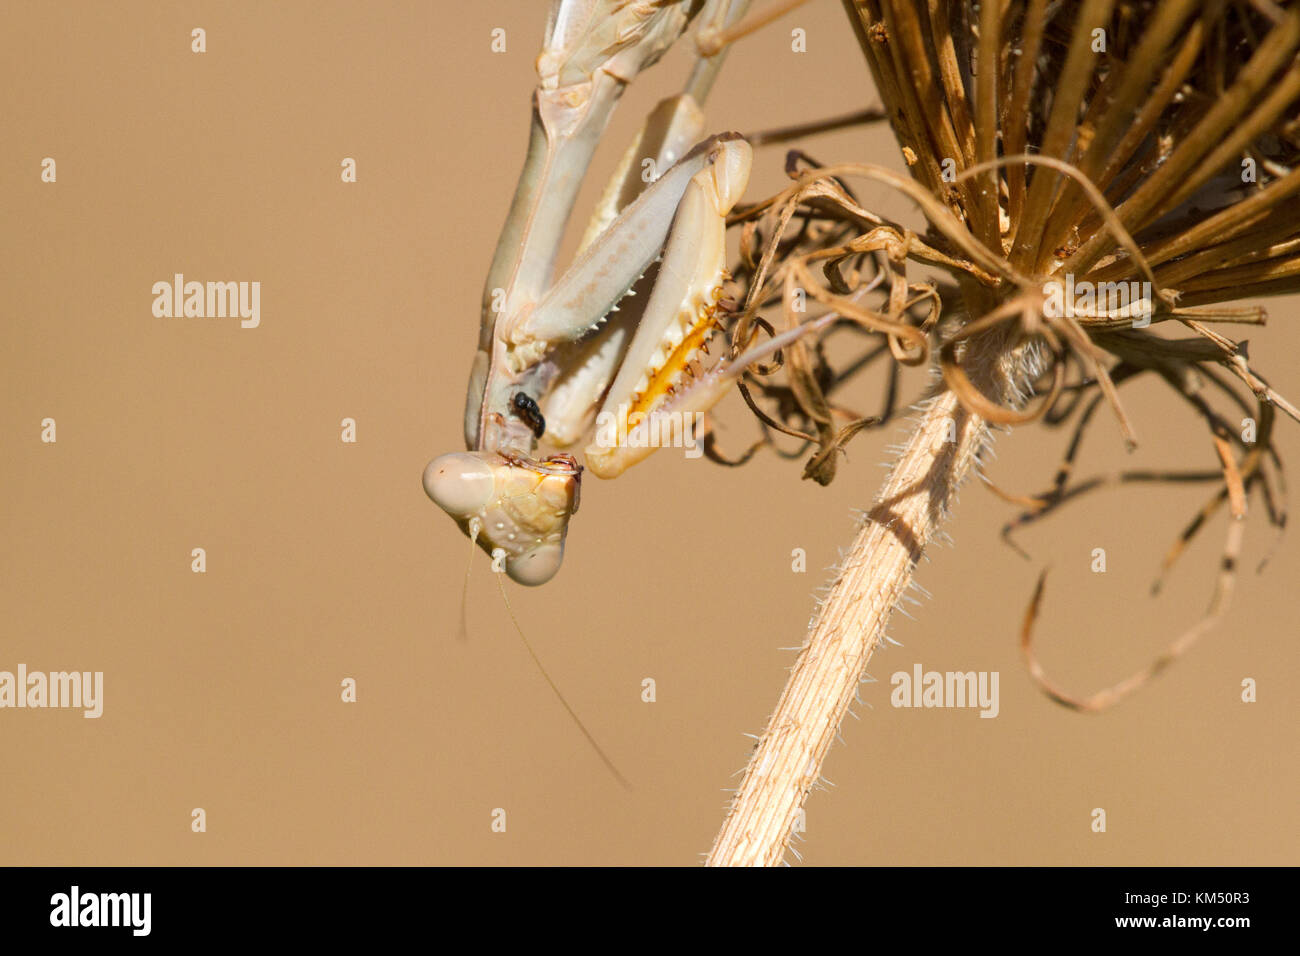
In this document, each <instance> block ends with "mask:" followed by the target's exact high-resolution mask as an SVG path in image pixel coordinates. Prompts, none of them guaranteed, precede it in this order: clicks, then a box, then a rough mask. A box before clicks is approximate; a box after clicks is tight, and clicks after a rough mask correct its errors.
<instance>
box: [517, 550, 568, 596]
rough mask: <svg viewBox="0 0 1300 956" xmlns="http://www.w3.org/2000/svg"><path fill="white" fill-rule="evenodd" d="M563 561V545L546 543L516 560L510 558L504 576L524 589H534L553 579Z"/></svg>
mask: <svg viewBox="0 0 1300 956" xmlns="http://www.w3.org/2000/svg"><path fill="white" fill-rule="evenodd" d="M563 560H564V544H563V542H561V543H559V544H555V543H551V542H548V543H546V544H539V545H538V546H537V547H535V548H533V549H532V550H530V551H526V552H524V553H523V554H521V555H519V557H517V558H511V559H510V560H508V561H507V562H506V574H508V575H510V579H511V580H512V581H515V582H516V583H518V584H522V585H525V586H526V587H536V586H537V585H539V584H545V583H546V582H547V581H549V580H551V578H553V577H555V572H557V571H559V570H560V562H562V561H563Z"/></svg>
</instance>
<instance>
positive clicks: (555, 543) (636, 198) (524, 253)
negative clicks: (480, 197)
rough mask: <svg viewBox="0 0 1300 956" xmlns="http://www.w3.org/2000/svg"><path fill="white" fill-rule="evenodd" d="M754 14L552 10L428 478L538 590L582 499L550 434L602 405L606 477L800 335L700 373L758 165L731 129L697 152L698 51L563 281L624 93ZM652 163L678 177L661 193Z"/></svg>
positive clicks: (573, 431) (670, 7) (703, 62)
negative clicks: (694, 41) (654, 67)
mask: <svg viewBox="0 0 1300 956" xmlns="http://www.w3.org/2000/svg"><path fill="white" fill-rule="evenodd" d="M745 6H747V0H740V2H738V0H707V2H705V3H703V4H701V3H700V2H699V0H695V2H689V0H648V2H647V0H642V2H630V0H557V2H556V3H555V4H554V6H553V7H552V10H551V15H550V19H549V22H548V24H547V31H546V40H545V44H544V47H543V50H542V53H541V54H540V55H539V56H538V58H537V72H538V77H539V84H538V87H537V90H536V94H535V97H534V104H533V118H532V128H531V135H530V139H529V147H528V154H527V158H526V160H525V164H524V169H523V172H522V174H521V175H520V179H519V185H518V187H517V189H516V192H515V197H514V201H513V203H512V204H511V208H510V214H509V217H508V219H507V222H506V225H505V228H504V229H503V231H502V233H501V238H500V241H499V243H498V246H497V250H496V254H495V257H494V259H493V263H492V266H491V269H490V271H489V273H488V278H487V283H486V285H485V288H484V294H483V313H482V324H481V329H480V338H479V348H478V352H477V354H476V355H475V358H474V364H473V367H472V369H471V372H470V380H469V394H468V397H467V401H466V407H465V441H466V446H467V448H468V450H467V451H463V452H453V453H451V454H447V455H443V456H441V457H439V458H436V459H434V460H433V461H432V462H430V463H429V465H428V466H427V467H426V469H425V472H424V487H425V491H426V492H427V493H428V495H429V497H430V498H432V499H433V501H434V502H436V503H437V504H438V505H439V506H440V507H441V508H442V509H443V510H444V511H446V512H447V513H448V514H450V515H451V516H452V517H453V518H454V519H455V520H456V521H457V523H458V524H459V525H460V527H461V529H462V530H463V531H464V532H465V533H466V534H467V535H469V536H470V538H471V539H472V540H474V541H476V542H477V543H478V544H479V545H480V546H481V547H482V548H483V549H484V550H485V551H487V552H488V553H489V554H491V555H493V556H494V559H496V560H498V561H502V562H503V564H504V567H503V568H502V569H503V570H504V571H505V572H506V573H507V574H508V575H509V576H510V577H511V578H512V579H513V580H515V581H517V582H519V583H521V584H526V585H538V584H543V583H545V582H546V581H549V580H550V579H551V578H552V577H553V576H554V575H555V573H556V572H557V571H558V570H559V567H560V564H561V561H562V559H563V555H564V543H565V535H566V532H567V530H568V524H569V518H570V517H571V516H572V515H573V514H574V513H575V512H576V511H577V510H578V504H579V489H580V484H581V476H582V467H581V466H580V465H579V464H578V462H577V460H576V459H575V458H574V456H573V455H571V454H569V453H566V452H563V451H558V452H556V453H554V454H550V455H548V456H546V457H544V458H538V457H536V456H537V449H538V445H539V442H542V441H545V442H547V443H548V444H550V445H551V446H553V447H554V448H556V449H564V448H569V447H571V446H572V445H573V444H574V443H575V442H577V441H578V440H579V439H580V438H581V437H582V435H584V434H586V433H587V432H588V431H589V429H590V426H591V424H592V422H593V420H594V419H595V417H596V411H597V408H598V407H600V410H601V411H602V412H604V413H606V417H607V418H608V417H609V416H613V420H614V421H616V422H617V424H618V427H617V428H616V429H613V430H612V432H613V433H614V434H616V435H618V436H622V437H625V438H626V440H623V441H620V440H615V441H614V442H612V443H611V442H608V441H597V442H594V443H593V444H591V445H589V446H588V447H587V448H586V449H585V452H584V457H585V460H586V464H587V467H588V468H589V469H590V470H591V471H593V472H594V473H595V474H596V475H597V476H599V477H601V478H614V477H616V476H618V475H619V474H621V473H622V472H623V471H624V470H625V469H627V468H628V467H630V466H631V465H633V464H635V463H636V462H638V461H640V460H642V459H643V458H645V457H646V456H648V455H649V454H650V453H651V452H652V451H653V450H654V449H653V447H651V446H650V443H649V442H647V441H645V440H644V437H645V435H644V432H639V431H638V430H639V429H644V430H649V429H650V428H651V426H652V425H657V420H656V421H652V419H662V418H664V417H667V416H673V417H674V418H675V419H676V420H677V421H680V420H681V418H678V416H686V415H690V414H692V413H697V412H703V411H707V410H708V409H709V408H711V407H712V406H713V405H714V404H715V403H716V402H717V401H718V400H719V399H720V398H721V397H722V396H723V395H724V394H725V393H726V391H727V389H728V387H729V385H730V382H731V381H732V380H733V379H734V378H736V377H737V376H739V375H740V374H741V373H742V372H743V370H744V369H745V367H746V366H748V365H750V364H752V363H753V362H755V361H759V360H761V359H763V358H765V357H767V356H768V355H771V354H772V353H774V352H775V351H776V350H777V349H778V348H780V347H781V346H782V345H784V344H788V342H789V341H791V340H792V339H793V338H794V337H795V336H796V335H797V334H799V333H801V332H802V331H804V330H806V328H807V327H803V328H801V329H798V330H795V332H793V333H786V334H785V335H783V336H778V337H776V338H773V339H771V340H769V341H768V342H767V343H765V344H764V345H763V346H761V347H760V348H757V349H754V350H752V351H751V352H749V353H746V354H745V355H742V356H740V357H739V358H738V359H736V360H735V361H734V362H732V363H729V364H727V365H724V366H720V367H718V368H715V369H713V370H712V371H709V372H706V373H697V363H698V362H699V361H700V358H701V356H702V355H703V354H704V351H703V349H704V346H705V345H706V343H707V341H708V339H709V336H710V335H711V334H712V332H713V331H714V330H715V329H716V328H717V325H718V320H717V317H716V309H717V300H718V297H719V296H720V294H721V283H722V282H723V281H724V280H725V279H726V278H727V276H726V271H725V263H726V258H725V257H726V235H725V229H726V215H727V213H728V212H729V211H730V209H731V208H732V206H733V205H734V204H735V203H736V201H737V200H738V199H739V198H740V196H741V194H742V193H743V192H744V189H745V186H746V183H747V181H748V178H749V169H750V156H751V152H750V147H749V144H748V143H747V142H745V140H744V139H743V138H742V137H740V136H739V135H738V134H736V133H723V134H721V135H717V136H713V137H710V138H708V139H705V140H703V141H701V142H698V144H696V141H697V140H698V139H699V137H700V135H701V133H702V130H703V117H702V114H701V110H700V101H702V99H703V98H704V96H705V94H706V93H707V91H708V88H709V86H710V85H711V83H712V80H713V76H714V74H715V72H716V70H717V68H718V66H719V65H720V62H721V56H722V54H715V55H714V56H711V57H706V56H701V57H699V58H698V59H697V62H696V65H695V70H694V72H693V73H692V76H691V79H690V82H689V83H688V85H687V88H686V91H685V92H683V93H682V94H680V95H678V96H675V97H672V98H670V99H668V100H665V101H663V102H662V103H661V104H660V105H659V107H657V108H656V109H655V110H654V111H653V112H652V113H651V115H650V117H649V119H648V120H647V122H646V125H645V127H644V128H643V130H642V132H641V134H640V136H639V137H638V139H637V140H636V141H635V142H634V143H633V144H632V147H631V148H630V149H629V150H628V152H627V154H626V156H625V158H624V160H623V163H622V166H621V167H620V170H619V171H618V172H616V173H615V176H614V178H613V179H612V180H611V182H610V185H609V186H608V187H607V188H606V190H605V194H604V196H603V198H602V200H601V202H600V205H599V206H598V208H597V210H596V213H595V215H594V216H593V218H592V221H591V225H590V226H589V227H588V229H587V233H586V235H585V236H584V238H583V241H582V244H581V247H580V249H579V252H578V255H577V257H576V259H575V261H574V262H573V264H572V265H571V266H570V267H569V268H568V270H567V271H566V272H564V274H563V275H562V276H561V277H560V278H559V279H558V280H555V281H552V279H553V274H554V266H555V256H556V249H557V247H558V245H559V243H560V240H561V238H562V234H563V231H564V227H565V224H566V222H567V221H568V218H569V213H570V211H571V210H572V207H573V203H574V200H575V197H576V195H577V191H578V188H579V186H580V185H581V182H582V179H583V176H584V174H585V172H586V168H587V165H588V163H589V162H590V160H591V156H592V153H593V152H594V150H595V148H596V145H597V143H598V141H599V139H600V136H601V134H602V132H603V131H604V129H605V126H606V124H607V122H608V120H609V117H610V114H611V113H612V111H613V108H614V106H615V105H616V103H617V101H618V98H619V96H620V94H621V93H622V91H623V88H624V87H625V86H626V85H627V84H628V83H630V82H631V80H632V79H633V78H634V77H635V76H636V74H637V73H638V72H639V71H640V70H641V69H642V68H644V67H646V66H649V65H650V64H652V63H654V62H655V61H656V60H657V59H658V58H659V57H660V56H661V55H662V54H663V52H664V51H665V50H667V48H668V47H669V46H670V45H671V44H672V42H673V41H674V40H676V39H677V38H678V37H679V36H680V35H681V34H682V33H683V32H684V30H685V29H686V27H687V26H688V24H689V23H690V21H691V19H692V17H694V18H695V19H696V20H697V21H699V23H700V30H701V31H703V30H705V29H718V28H721V27H722V26H723V25H725V24H726V23H729V22H731V21H732V20H734V19H735V18H736V17H737V16H738V15H739V14H740V13H741V12H743V8H744V7H745ZM692 147H693V148H692ZM644 159H650V160H651V161H652V162H653V167H652V168H653V169H655V170H666V171H665V172H663V174H662V175H660V176H659V177H658V178H657V179H655V180H654V182H653V183H652V184H651V185H649V186H644V183H643V181H642V176H641V172H642V168H643V165H642V160H644ZM643 187H644V188H643ZM660 256H662V261H661V264H660V267H659V270H658V276H657V279H656V281H655V284H654V287H653V289H652V291H651V292H650V295H649V297H648V301H647V302H646V304H645V308H644V310H643V311H641V312H640V313H639V314H638V313H633V312H631V310H624V312H623V313H620V312H619V311H618V309H617V304H618V302H619V300H620V299H622V297H623V296H624V295H626V294H628V293H629V291H630V290H631V288H632V286H633V285H634V284H635V283H636V281H637V280H638V279H639V278H640V277H641V276H642V274H643V273H645V272H646V270H647V269H648V268H650V267H651V266H652V265H653V264H654V262H655V261H656V259H658V258H660ZM602 397H604V403H603V406H601V405H600V403H601V399H602ZM629 431H630V432H631V435H629V434H628V432H629ZM637 439H641V440H637Z"/></svg>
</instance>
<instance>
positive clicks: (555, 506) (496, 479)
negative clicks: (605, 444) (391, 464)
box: [424, 451, 582, 585]
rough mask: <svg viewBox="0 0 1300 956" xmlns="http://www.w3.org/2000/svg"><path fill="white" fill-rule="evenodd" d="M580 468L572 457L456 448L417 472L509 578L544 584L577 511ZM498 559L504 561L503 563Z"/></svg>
mask: <svg viewBox="0 0 1300 956" xmlns="http://www.w3.org/2000/svg"><path fill="white" fill-rule="evenodd" d="M581 482H582V468H581V467H579V465H578V463H577V462H576V461H575V460H574V458H573V457H572V456H571V455H552V456H551V457H549V458H547V459H545V460H544V461H533V460H531V459H529V458H524V457H521V456H515V455H511V454H508V453H505V454H503V453H501V452H496V451H458V452H452V453H451V454H448V455H442V456H440V457H438V458H435V459H434V460H433V461H431V462H429V464H428V465H427V466H426V467H425V469H424V490H425V493H426V494H428V496H429V497H430V498H432V499H433V502H434V503H435V504H436V505H437V506H438V507H440V508H441V509H442V510H443V511H445V512H447V514H449V515H451V516H452V518H454V519H455V520H456V522H457V524H459V525H460V527H461V530H463V531H464V532H465V533H466V534H467V535H468V536H469V537H470V539H471V540H473V541H476V542H477V543H478V545H479V547H481V548H482V549H483V550H484V551H486V552H487V553H488V554H490V555H491V556H492V560H493V565H494V567H495V568H500V567H502V566H504V570H505V572H506V574H508V575H509V576H510V578H511V580H513V581H517V582H518V583H519V584H525V585H538V584H545V583H546V582H547V581H549V580H550V579H551V578H553V577H554V576H555V573H556V572H557V571H559V570H560V563H561V562H562V561H563V560H564V536H565V533H566V532H567V531H568V529H569V518H570V517H571V516H572V515H573V514H574V513H576V512H577V510H578V499H579V494H578V492H579V488H580V485H581ZM500 562H504V565H502V564H501V563H500Z"/></svg>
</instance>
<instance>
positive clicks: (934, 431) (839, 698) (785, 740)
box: [706, 334, 1029, 866]
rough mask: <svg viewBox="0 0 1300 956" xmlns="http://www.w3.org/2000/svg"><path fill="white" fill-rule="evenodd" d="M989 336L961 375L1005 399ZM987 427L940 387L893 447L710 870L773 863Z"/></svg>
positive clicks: (1007, 391) (1012, 376) (1007, 385)
mask: <svg viewBox="0 0 1300 956" xmlns="http://www.w3.org/2000/svg"><path fill="white" fill-rule="evenodd" d="M1028 360H1029V356H1027V355H1026V354H1024V353H1023V352H1021V351H1019V350H1017V351H1008V350H1006V348H1005V340H1004V339H1003V337H1002V336H1001V335H1000V334H993V335H990V336H985V337H984V339H983V340H976V341H975V342H974V343H972V346H971V348H970V349H968V351H967V356H966V360H965V368H966V371H967V373H968V375H969V376H970V378H971V380H972V382H974V383H976V384H977V385H978V386H979V387H980V389H981V390H982V391H983V392H984V394H985V395H987V396H988V397H989V398H991V399H995V400H998V401H1000V402H1002V403H1005V404H1015V403H1016V402H1017V399H1018V398H1019V388H1017V387H1016V386H1017V384H1018V383H1019V382H1022V381H1023V380H1024V378H1025V376H1024V374H1023V369H1022V367H1021V363H1023V362H1027V361H1028ZM989 437H990V435H989V427H988V425H987V423H986V422H985V421H984V420H983V419H981V418H979V417H978V416H976V415H974V414H972V413H970V412H968V411H966V409H965V408H963V407H962V405H961V403H960V402H959V401H958V399H957V396H956V395H955V394H954V393H953V392H952V391H951V390H949V389H947V388H946V387H944V386H943V384H942V383H940V384H939V386H938V387H937V389H936V390H935V392H934V393H933V394H932V395H931V397H930V398H928V399H927V400H926V401H924V402H923V403H922V404H921V406H920V413H919V417H918V418H917V419H916V424H915V428H914V429H913V431H912V433H911V436H910V437H909V439H908V441H907V444H906V445H905V446H904V449H903V452H902V454H901V456H900V457H899V459H898V461H897V463H896V464H895V466H894V468H893V470H892V471H891V473H890V475H889V478H888V479H887V480H886V481H885V484H884V487H883V488H881V490H880V493H879V494H878V495H877V497H876V501H875V504H874V505H873V506H872V508H871V510H870V512H868V513H867V515H866V516H865V517H864V518H863V520H862V524H861V526H860V528H859V530H858V534H857V538H856V540H855V541H854V542H853V547H852V550H851V552H850V553H849V554H848V555H847V556H846V558H845V560H844V562H843V563H842V564H841V566H840V567H839V569H838V573H837V576H836V578H835V581H834V583H833V584H832V586H831V590H830V593H829V595H828V596H827V597H826V599H825V601H824V602H823V603H822V605H821V608H820V611H819V613H818V614H817V617H816V618H815V620H814V621H813V622H812V625H811V627H810V629H809V632H808V637H807V639H806V641H805V643H804V646H803V648H802V650H801V651H800V653H799V657H798V660H796V662H795V665H794V668H793V670H792V671H791V673H790V678H789V680H788V681H787V683H786V685H785V690H784V691H783V692H782V694H781V699H780V700H779V701H778V702H777V705H776V710H775V711H774V712H773V714H772V716H771V718H770V719H769V721H768V725H767V729H766V730H765V731H764V732H763V736H762V737H761V738H760V740H759V743H758V746H757V747H755V748H754V752H753V755H752V756H751V758H750V761H749V766H748V768H747V769H746V771H745V778H744V781H743V782H742V783H741V785H740V789H739V790H738V791H737V792H736V797H735V799H734V800H733V802H732V805H731V809H730V811H729V812H728V814H727V818H726V820H725V822H724V823H723V825H722V829H721V831H719V833H718V836H717V838H716V839H715V841H714V844H713V849H712V850H711V851H710V852H709V856H708V859H707V860H706V864H707V865H709V866H774V865H776V864H779V863H780V862H781V861H782V859H783V857H784V856H785V851H786V846H787V844H788V842H789V839H790V831H791V827H792V826H793V824H794V822H795V818H796V817H797V816H798V813H799V808H800V807H801V806H802V805H803V802H804V799H805V798H806V797H807V795H808V792H809V790H810V789H811V788H812V786H813V784H814V783H815V782H816V781H817V778H818V777H819V776H820V775H821V767H822V761H823V760H824V759H825V757H826V752H827V751H828V750H829V749H830V745H831V740H832V739H833V738H834V737H835V734H836V732H837V730H838V728H839V725H840V721H841V720H843V719H844V715H845V713H846V712H847V710H848V708H849V704H850V703H851V702H852V700H853V698H854V696H855V694H856V692H857V688H858V684H859V682H860V681H861V679H862V675H863V670H864V668H865V667H866V665H867V662H868V660H870V658H871V652H872V651H873V650H874V649H875V647H876V645H877V644H879V643H880V642H881V641H882V639H883V636H884V632H885V627H886V624H887V623H888V621H889V616H890V614H891V613H892V611H893V609H894V607H895V606H896V605H897V604H898V602H899V599H900V598H901V597H902V596H903V594H904V592H905V591H906V589H907V588H908V587H909V585H910V584H911V581H912V573H913V571H914V569H915V567H916V564H917V562H918V561H919V560H920V559H921V556H922V555H923V554H924V553H925V549H926V547H927V546H928V545H929V544H930V542H931V541H932V540H934V537H935V534H936V532H937V531H938V530H939V528H940V527H941V525H942V523H943V521H944V519H945V518H946V516H947V514H948V511H949V509H950V507H951V505H952V504H953V500H954V497H955V495H956V492H957V489H958V487H959V486H960V485H961V483H962V482H963V481H964V480H965V478H966V477H967V476H968V474H969V473H970V471H971V467H972V465H974V464H975V463H976V461H977V459H978V457H979V454H980V452H981V450H982V449H983V448H984V446H985V444H986V443H987V442H988V441H989Z"/></svg>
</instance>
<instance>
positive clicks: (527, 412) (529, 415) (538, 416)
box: [510, 392, 546, 440]
mask: <svg viewBox="0 0 1300 956" xmlns="http://www.w3.org/2000/svg"><path fill="white" fill-rule="evenodd" d="M510 404H511V405H512V406H514V409H515V414H516V415H518V416H519V417H520V418H522V419H523V420H524V421H525V422H526V423H527V424H528V427H529V428H531V429H532V430H533V435H534V436H536V437H537V438H538V439H539V440H540V439H541V437H542V434H543V433H544V432H545V431H546V419H545V418H543V417H542V410H541V409H540V408H538V407H537V402H535V401H533V399H531V398H529V397H528V396H527V395H526V394H524V393H523V392H516V393H515V397H514V398H512V399H511V400H510Z"/></svg>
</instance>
